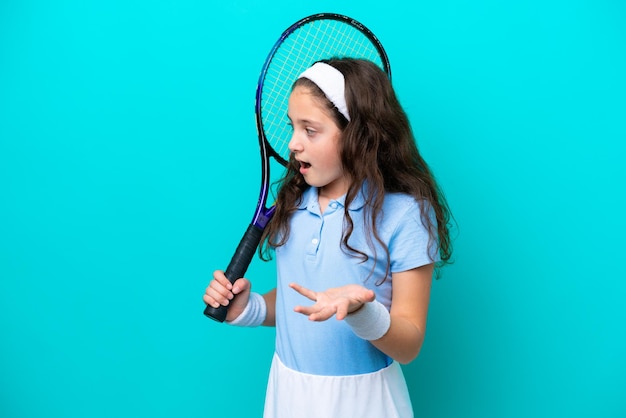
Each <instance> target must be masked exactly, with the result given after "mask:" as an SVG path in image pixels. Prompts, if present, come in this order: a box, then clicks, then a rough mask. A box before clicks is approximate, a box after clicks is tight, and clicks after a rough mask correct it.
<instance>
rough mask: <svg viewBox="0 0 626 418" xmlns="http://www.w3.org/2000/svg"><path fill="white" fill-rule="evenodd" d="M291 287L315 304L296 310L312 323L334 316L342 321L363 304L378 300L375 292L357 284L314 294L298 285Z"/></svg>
mask: <svg viewBox="0 0 626 418" xmlns="http://www.w3.org/2000/svg"><path fill="white" fill-rule="evenodd" d="M289 287H291V288H292V289H294V290H295V291H296V292H298V293H300V294H301V295H302V296H304V297H306V298H308V299H311V300H312V301H314V302H315V304H314V305H311V306H296V307H295V308H294V311H296V312H298V313H301V314H303V315H307V316H308V317H309V319H310V320H311V321H326V320H327V319H328V318H330V317H332V316H333V315H335V316H336V317H337V319H338V320H342V319H344V318H345V317H346V316H347V315H348V314H349V313H352V312H354V311H356V310H357V309H359V308H360V307H361V306H363V304H365V303H368V302H372V301H374V299H376V295H375V294H374V291H373V290H370V289H367V288H366V287H363V286H360V285H357V284H350V285H346V286H341V287H335V288H332V289H328V290H326V291H324V292H314V291H313V290H310V289H307V288H305V287H302V286H300V285H299V284H296V283H291V284H290V285H289Z"/></svg>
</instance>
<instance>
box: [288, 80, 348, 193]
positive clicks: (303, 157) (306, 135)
mask: <svg viewBox="0 0 626 418" xmlns="http://www.w3.org/2000/svg"><path fill="white" fill-rule="evenodd" d="M288 116H289V120H290V121H291V124H292V126H293V135H292V137H291V141H289V150H290V151H291V152H292V153H293V155H294V157H295V159H296V160H297V161H298V162H299V163H300V173H301V174H302V175H303V176H304V180H305V181H306V182H307V184H308V185H310V186H314V187H318V188H319V194H320V196H324V197H325V198H328V199H337V198H339V197H341V196H343V195H344V194H345V193H346V192H347V191H348V185H349V178H348V176H347V175H346V174H345V173H344V171H343V167H342V164H341V159H340V156H339V141H340V140H341V130H340V129H339V127H338V126H337V124H336V123H335V121H334V120H333V118H332V117H331V116H330V115H329V114H328V111H327V110H326V109H325V108H324V107H323V106H321V105H320V104H319V103H318V101H317V99H315V98H314V97H313V96H312V95H311V93H310V91H309V89H308V88H305V87H301V86H298V87H296V88H295V89H294V90H293V92H292V93H291V95H290V96H289V110H288Z"/></svg>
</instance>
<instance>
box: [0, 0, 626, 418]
mask: <svg viewBox="0 0 626 418" xmlns="http://www.w3.org/2000/svg"><path fill="white" fill-rule="evenodd" d="M305 3H306V2H305ZM305 3H298V2H291V1H289V2H288V1H282V0H278V1H273V2H254V1H251V0H241V1H225V2H212V3H209V2H201V1H193V0H178V1H173V0H170V1H145V0H138V1H131V2H128V1H119V0H112V1H101V2H88V1H78V0H58V1H55V2H45V1H34V0H20V1H18V0H4V1H2V2H1V3H0V415H1V416H2V417H12V418H26V417H28V418H30V417H44V416H45V417H67V418H73V417H94V418H95V417H111V416H117V417H131V416H151V417H154V418H157V417H173V416H181V417H200V416H220V415H225V414H231V415H229V416H237V417H255V416H260V412H261V410H262V405H263V396H264V391H265V382H266V377H267V371H268V367H269V361H270V358H271V354H272V351H273V337H274V331H273V329H254V330H248V329H245V330H241V329H234V328H230V327H226V326H220V325H218V324H216V323H213V322H211V321H209V320H208V319H206V318H204V316H203V315H202V310H203V304H202V301H201V296H202V293H203V291H204V288H205V286H206V285H207V283H208V282H209V280H210V274H211V272H212V271H213V270H214V269H216V268H224V267H225V264H226V263H227V261H228V260H229V259H230V256H231V255H232V251H233V249H234V247H235V246H236V244H237V242H238V241H239V238H240V236H241V234H242V233H243V231H244V230H245V228H246V226H247V222H248V221H249V219H250V218H251V215H252V213H251V211H252V208H253V207H254V205H255V204H256V199H257V191H258V184H259V163H258V151H257V145H256V144H257V142H256V141H257V138H256V130H255V125H254V119H253V102H254V90H255V87H256V81H257V77H258V73H259V70H260V67H261V65H262V63H263V60H264V58H265V56H266V54H267V52H268V50H269V48H270V47H271V46H272V45H273V43H274V41H275V39H276V38H277V37H278V35H279V34H280V33H281V32H282V30H283V29H285V28H286V27H287V26H288V25H290V24H291V23H292V22H294V21H295V20H297V19H299V18H301V17H303V16H305V15H308V14H311V13H315V12H319V11H334V12H338V13H344V14H347V15H350V16H352V17H354V18H356V19H358V20H360V21H361V22H363V23H365V24H366V25H367V26H368V27H370V28H371V29H372V30H373V31H374V32H375V33H376V34H377V35H378V37H379V38H380V39H381V41H382V42H383V44H384V45H385V47H386V49H387V52H388V53H389V56H390V60H391V64H392V69H393V74H394V85H395V87H396V89H397V92H398V94H399V96H400V99H401V101H402V103H403V105H404V106H405V109H406V110H407V112H408V113H409V116H410V118H411V120H412V123H413V127H414V129H415V133H416V135H417V138H418V143H419V146H420V147H421V149H422V152H423V154H424V156H425V157H426V159H427V160H428V161H429V162H430V164H431V166H432V168H433V170H434V171H435V173H436V175H437V176H438V179H439V181H440V182H441V184H442V186H443V188H444V189H445V191H446V193H447V196H448V199H449V202H450V205H451V207H452V209H453V211H454V214H455V216H456V219H457V222H458V224H459V228H458V231H457V238H456V254H455V260H456V262H455V264H454V265H452V266H451V267H449V268H447V269H446V270H445V272H444V275H443V278H442V279H441V280H439V281H437V282H436V283H435V284H434V287H433V294H432V304H431V310H430V316H429V328H428V334H427V339H426V343H425V345H424V348H423V350H422V353H421V354H420V357H419V358H418V359H417V360H416V361H415V362H413V363H412V364H411V365H409V366H407V367H405V368H404V370H405V374H406V376H407V379H408V382H409V386H410V390H411V394H412V398H413V401H414V406H415V411H416V414H417V415H418V416H427V417H459V416H464V417H530V416H533V417H552V416H568V417H579V416H580V417H583V416H594V417H623V416H626V401H625V400H624V393H625V388H626V338H625V333H624V323H625V320H626V312H625V309H624V299H625V296H626V284H625V282H624V280H625V279H626V268H625V266H624V262H623V260H624V249H625V248H624V247H625V246H624V237H625V236H626V222H625V220H624V219H625V217H624V213H626V204H625V196H624V195H625V187H624V180H626V178H625V177H626V176H625V174H624V163H623V161H622V160H623V156H624V152H625V151H626V146H625V145H624V144H625V143H626V128H625V116H626V103H625V97H626V82H625V79H624V74H626V25H625V24H624V23H625V21H626V20H625V18H626V6H625V5H624V3H623V2H621V1H617V0H614V1H609V0H569V1H565V0H549V1H540V0H528V1H524V2H521V1H517V2H505V1H495V0H492V1H489V0H478V1H471V2H470V1H464V0H443V1H437V2H405V1H395V0H390V1H386V2H384V3H380V2H378V1H369V0H359V1H345V2H342V3H341V4H337V2H334V1H333V2H331V1H319V2H314V3H315V4H313V3H311V2H309V3H310V4H309V3H306V4H305ZM248 276H249V277H251V278H252V279H253V281H254V287H255V289H256V290H258V291H265V290H268V289H270V288H271V287H272V281H273V265H272V264H271V263H269V264H266V263H261V262H260V261H259V260H256V261H255V262H254V263H253V265H252V266H251V268H250V270H249V274H248Z"/></svg>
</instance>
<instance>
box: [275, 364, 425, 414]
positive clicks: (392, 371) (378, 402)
mask: <svg viewBox="0 0 626 418" xmlns="http://www.w3.org/2000/svg"><path fill="white" fill-rule="evenodd" d="M263 417H264V418H296V417H297V418H334V417H341V418H345V417H359V418H369V417H371V418H412V417H413V408H412V406H411V399H410V398H409V391H408V389H407V386H406V382H405V380H404V375H403V374H402V369H401V368H400V365H399V364H398V363H396V362H393V363H392V364H391V365H390V366H389V367H386V368H384V369H382V370H378V371H376V372H373V373H366V374H360V375H351V376H318V375H313V374H307V373H301V372H298V371H295V370H292V369H289V368H288V367H286V366H285V365H284V364H283V363H282V362H281V361H280V359H279V358H278V356H277V355H276V354H274V359H273V360H272V367H271V369H270V377H269V381H268V384H267V393H266V396H265V411H264V413H263Z"/></svg>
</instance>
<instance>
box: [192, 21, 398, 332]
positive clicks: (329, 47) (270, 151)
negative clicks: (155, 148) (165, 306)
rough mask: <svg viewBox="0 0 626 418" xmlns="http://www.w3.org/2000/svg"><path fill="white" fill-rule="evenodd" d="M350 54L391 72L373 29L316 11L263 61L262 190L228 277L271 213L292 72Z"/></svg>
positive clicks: (283, 154)
mask: <svg viewBox="0 0 626 418" xmlns="http://www.w3.org/2000/svg"><path fill="white" fill-rule="evenodd" d="M332 57H351V58H363V59H367V60H370V61H372V62H374V63H375V64H377V65H378V66H380V67H381V68H382V69H383V70H384V71H385V72H386V73H387V75H388V76H389V77H391V69H390V66H389V60H388V59H387V54H386V53H385V50H384V49H383V47H382V45H381V44H380V42H379V41H378V39H377V38H376V36H374V34H373V33H372V32H371V31H370V30H369V29H367V28H366V27H365V26H364V25H362V24H361V23H359V22H357V21H356V20H354V19H351V18H349V17H347V16H342V15H339V14H334V13H320V14H315V15H312V16H308V17H305V18H303V19H301V20H300V21H298V22H296V23H294V24H293V25H291V26H290V27H289V28H288V29H287V30H285V31H284V32H283V34H282V35H281V36H280V38H279V39H278V41H277V42H276V44H275V45H274V47H273V48H272V50H271V51H270V53H269V56H268V57H267V59H266V60H265V63H264V64H263V68H262V70H261V76H260V77H259V82H258V85H257V90H256V105H255V112H256V124H257V132H258V136H259V145H260V149H261V192H260V194H259V200H258V204H257V207H256V210H255V211H254V217H253V218H252V222H251V223H250V225H249V226H248V229H247V230H246V232H245V234H244V236H243V238H242V239H241V241H240V243H239V246H238V247H237V250H236V251H235V254H234V256H233V258H232V259H231V261H230V264H228V267H227V268H226V271H225V272H224V273H225V275H226V277H227V278H228V280H229V281H230V282H231V283H234V282H235V280H237V279H239V278H240V277H243V276H244V275H245V273H246V270H248V266H249V265H250V262H251V261H252V258H253V257H254V253H255V252H256V249H257V247H258V245H259V242H260V241H261V236H262V234H263V230H264V229H265V226H266V225H267V224H268V222H269V221H270V219H271V218H272V215H273V214H274V206H273V205H272V206H270V207H268V206H267V198H268V194H269V190H270V181H271V180H270V158H273V159H274V160H275V161H277V162H278V163H279V164H281V165H282V166H284V167H286V166H287V162H288V160H289V149H288V148H287V145H288V143H289V140H290V139H291V128H290V127H289V125H288V123H287V122H288V120H287V103H288V100H289V94H290V92H291V87H292V85H293V83H294V82H295V81H296V78H297V77H298V76H299V75H300V74H301V73H302V72H303V71H304V70H306V69H307V68H308V67H310V66H311V65H313V64H314V63H315V62H317V61H319V60H321V59H328V58H332ZM227 312H228V307H227V306H220V307H219V308H213V307H212V306H210V305H207V307H206V309H205V310H204V314H205V315H206V316H208V317H209V318H212V319H215V320H216V321H219V322H224V320H225V319H226V314H227Z"/></svg>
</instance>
